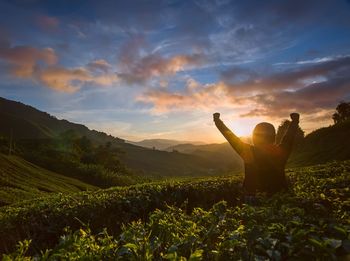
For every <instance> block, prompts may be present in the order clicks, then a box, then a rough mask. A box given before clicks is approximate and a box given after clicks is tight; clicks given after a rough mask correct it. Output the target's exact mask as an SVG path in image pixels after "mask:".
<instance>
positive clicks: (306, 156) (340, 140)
mask: <svg viewBox="0 0 350 261" xmlns="http://www.w3.org/2000/svg"><path fill="white" fill-rule="evenodd" d="M349 137H350V121H347V122H344V123H339V124H336V125H332V126H329V127H324V128H320V129H317V130H315V131H313V132H311V133H309V134H308V135H306V136H305V138H304V140H303V141H302V142H301V144H300V145H298V146H295V148H294V151H293V152H292V154H291V156H290V158H289V161H288V166H289V167H297V166H308V165H314V164H322V163H325V162H329V161H332V160H347V159H350V138H349ZM246 142H250V141H246ZM166 150H167V151H174V150H175V151H179V152H182V153H187V154H191V155H197V156H200V157H203V158H206V159H207V160H214V161H216V162H217V163H218V164H222V166H225V167H228V168H230V169H232V170H234V169H238V170H242V167H243V166H242V162H241V159H240V158H239V157H238V155H237V154H236V153H235V152H234V151H233V149H232V148H231V146H230V145H229V144H228V143H222V144H206V145H194V144H179V145H175V146H171V147H169V148H167V149H166Z"/></svg>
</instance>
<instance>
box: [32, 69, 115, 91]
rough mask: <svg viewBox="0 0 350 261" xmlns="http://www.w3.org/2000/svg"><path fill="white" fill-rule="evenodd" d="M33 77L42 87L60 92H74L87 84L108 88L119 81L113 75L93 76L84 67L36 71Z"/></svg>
mask: <svg viewBox="0 0 350 261" xmlns="http://www.w3.org/2000/svg"><path fill="white" fill-rule="evenodd" d="M33 77H34V79H35V80H37V81H39V82H41V83H42V84H43V85H45V86H48V87H49V88H52V89H54V90H56V91H62V92H75V91H77V90H78V89H80V88H81V87H82V86H83V85H84V84H87V83H90V84H97V85H102V86H108V85H111V84H113V83H115V82H118V80H119V79H118V76H117V75H116V74H114V73H102V74H98V75H93V74H91V72H90V71H89V70H87V69H86V68H84V67H82V68H64V67H61V66H51V67H47V68H42V69H38V70H37V71H36V72H35V73H34V75H33Z"/></svg>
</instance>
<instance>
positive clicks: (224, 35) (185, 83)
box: [0, 0, 350, 142]
mask: <svg viewBox="0 0 350 261" xmlns="http://www.w3.org/2000/svg"><path fill="white" fill-rule="evenodd" d="M258 3H260V1H229V0H224V1H35V0H34V1H1V2H0V9H1V10H2V15H1V16H0V67H1V70H0V79H1V85H0V96H2V97H5V98H8V99H13V100H17V101H20V102H23V103H26V104H30V105H32V106H34V107H36V108H38V109H40V110H43V111H46V112H48V113H50V114H52V115H54V116H56V117H58V118H64V119H67V120H70V121H73V122H77V123H82V124H84V125H86V126H88V127H89V128H93V129H97V130H100V131H105V132H106V133H108V134H112V135H114V136H117V137H120V138H123V139H127V140H142V139H151V138H167V139H178V140H193V141H202V142H223V141H224V139H223V137H222V136H221V135H220V133H219V132H218V131H217V129H216V128H215V126H214V124H213V121H212V114H213V113H214V112H220V113H221V115H222V119H223V120H224V122H226V123H227V125H228V126H229V127H230V128H232V130H234V131H235V133H237V134H238V135H239V136H249V135H250V134H251V132H252V129H253V128H254V126H255V125H256V124H257V123H258V122H261V121H269V122H271V123H273V124H274V125H275V127H277V126H278V125H279V124H280V123H281V121H282V120H284V119H288V117H289V114H290V113H291V112H293V111H297V112H299V113H300V114H301V127H302V128H303V129H304V130H305V131H306V132H310V131H312V130H313V129H315V128H318V127H320V126H328V125H329V124H331V123H332V118H331V115H332V113H333V112H334V108H335V106H336V105H337V104H338V103H339V102H340V101H342V100H349V99H350V33H349V32H350V19H349V17H350V2H349V1H345V0H344V1H342V0H339V1H330V0H329V1H328V0H325V1H313V0H312V1H266V2H264V4H263V6H259V5H258ZM335 14H336V15H335ZM15 16H16V17H20V19H13V17H15Z"/></svg>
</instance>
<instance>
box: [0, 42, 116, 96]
mask: <svg viewBox="0 0 350 261" xmlns="http://www.w3.org/2000/svg"><path fill="white" fill-rule="evenodd" d="M0 59H2V60H4V61H6V62H7V63H8V64H9V66H10V71H11V73H12V75H14V76H15V77H19V78H28V79H32V80H34V81H37V82H40V83H42V84H43V85H45V86H46V87H49V88H51V89H54V90H57V91H62V92H74V91H76V90H78V89H79V88H80V87H81V86H82V85H83V84H84V83H92V84H97V85H104V86H106V85H111V84H113V83H114V82H117V81H118V80H119V78H118V76H117V75H116V74H115V73H110V72H108V71H107V67H108V68H109V66H110V65H109V64H108V63H107V62H106V61H104V60H97V61H93V62H91V63H89V64H88V65H87V66H86V67H80V68H65V67H62V66H59V65H57V62H58V58H57V56H56V53H55V51H54V50H53V49H52V48H43V49H37V48H35V47H31V46H15V47H10V46H2V47H0ZM93 68H94V69H95V70H96V69H99V70H100V71H97V72H95V71H91V70H92V69H93Z"/></svg>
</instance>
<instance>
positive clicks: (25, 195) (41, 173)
mask: <svg viewBox="0 0 350 261" xmlns="http://www.w3.org/2000/svg"><path fill="white" fill-rule="evenodd" d="M96 189H97V187H95V186H92V185H89V184H87V183H84V182H82V181H79V180H77V179H73V178H69V177H65V176H62V175H59V174H57V173H54V172H52V171H48V170H45V169H43V168H40V167H38V166H36V165H34V164H32V163H30V162H28V161H25V160H23V159H21V158H19V157H16V156H5V155H3V154H1V153H0V206H2V205H7V204H11V203H15V202H18V201H22V200H27V199H33V198H36V197H41V196H47V195H48V194H49V193H53V192H55V193H59V192H61V193H71V192H78V191H82V190H96Z"/></svg>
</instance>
